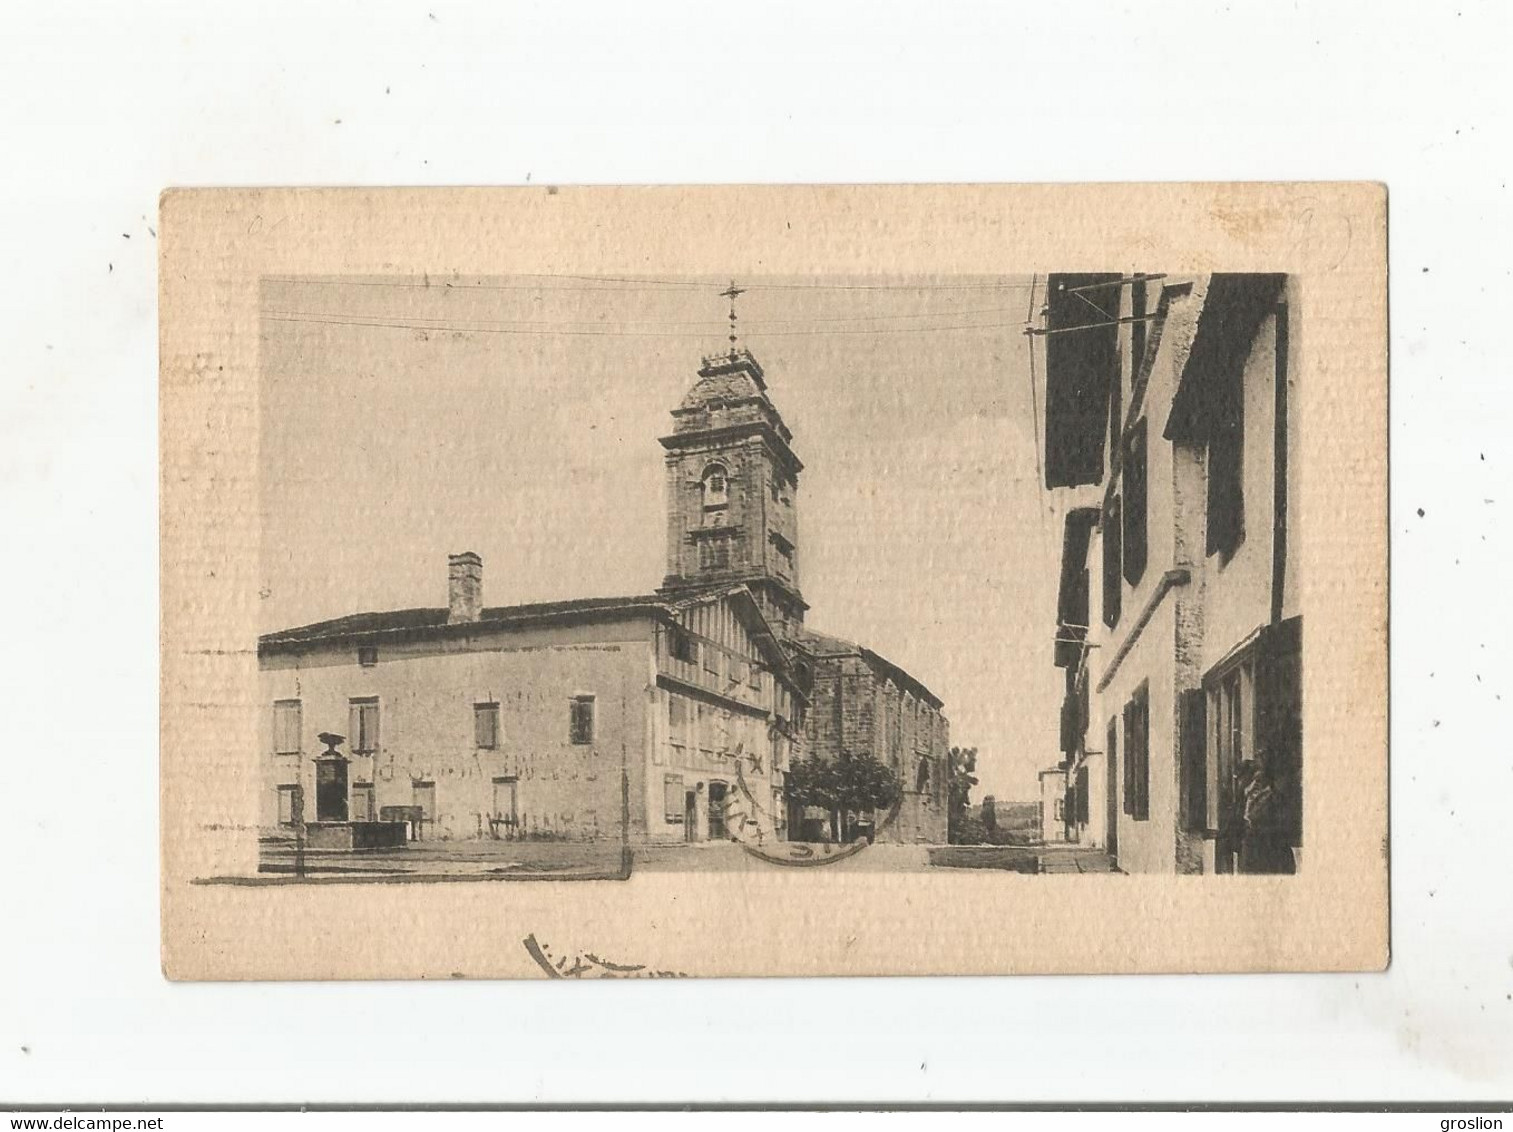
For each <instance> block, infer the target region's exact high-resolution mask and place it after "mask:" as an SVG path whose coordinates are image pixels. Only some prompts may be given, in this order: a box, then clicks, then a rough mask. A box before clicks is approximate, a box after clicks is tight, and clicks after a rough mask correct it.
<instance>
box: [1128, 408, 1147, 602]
mask: <svg viewBox="0 0 1513 1132" xmlns="http://www.w3.org/2000/svg"><path fill="white" fill-rule="evenodd" d="M1122 482H1123V487H1124V515H1123V518H1124V522H1123V537H1124V580H1125V581H1127V582H1129V583H1130V585H1134V584H1135V583H1137V582H1138V581H1140V578H1141V575H1143V574H1144V573H1145V558H1146V526H1147V522H1146V450H1145V418H1144V417H1141V418H1140V420H1139V421H1137V422H1136V423H1135V424H1134V425H1132V426H1131V427H1130V431H1129V432H1128V434H1126V436H1125V438H1124V471H1123V478H1122Z"/></svg>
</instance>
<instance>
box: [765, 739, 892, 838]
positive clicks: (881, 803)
mask: <svg viewBox="0 0 1513 1132" xmlns="http://www.w3.org/2000/svg"><path fill="white" fill-rule="evenodd" d="M787 788H788V797H789V798H791V799H792V800H793V801H794V802H796V803H798V804H799V805H801V806H820V807H823V808H824V809H826V810H829V811H830V830H831V836H833V837H834V838H835V839H836V840H837V841H839V840H840V839H841V834H842V828H841V826H842V815H843V814H844V813H846V812H847V811H855V812H857V813H865V812H867V811H869V810H870V811H872V812H874V813H875V812H876V811H878V810H887V809H889V808H890V807H892V805H893V803H894V802H896V801H898V794H899V787H898V779H897V778H895V777H894V775H893V772H892V771H891V770H889V769H888V768H887V767H886V766H884V765H883V764H882V763H881V762H879V761H878V760H877V759H875V758H873V757H872V756H871V755H847V754H842V755H841V757H840V758H838V759H804V760H802V761H800V762H796V763H794V764H793V766H792V767H791V768H790V769H789V771H788V786H787Z"/></svg>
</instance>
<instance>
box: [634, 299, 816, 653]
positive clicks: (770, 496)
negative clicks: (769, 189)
mask: <svg viewBox="0 0 1513 1132" xmlns="http://www.w3.org/2000/svg"><path fill="white" fill-rule="evenodd" d="M740 293H741V292H740V291H739V290H738V289H737V288H736V287H735V285H734V284H732V285H731V288H730V290H729V291H727V292H725V294H726V295H728V296H729V297H730V299H731V336H730V343H731V344H730V350H729V351H728V352H726V353H724V354H717V355H714V356H712V357H706V358H705V359H704V360H703V365H702V366H700V367H699V379H698V381H696V382H695V383H694V385H693V387H692V388H691V389H690V390H689V391H688V394H687V395H686V396H685V397H684V398H683V402H682V404H680V405H679V406H678V407H677V408H676V409H674V410H673V411H672V419H673V430H672V433H671V435H669V436H664V437H662V447H663V448H665V449H666V450H667V455H666V464H667V577H666V578H665V579H664V580H663V583H662V589H661V590H660V591H659V592H661V593H663V594H665V595H666V596H668V597H673V598H675V597H677V596H679V595H680V594H686V593H689V592H691V591H693V590H698V589H705V588H708V587H709V586H712V585H731V584H735V583H745V584H746V585H747V586H749V587H750V588H751V590H752V592H753V593H754V594H755V595H756V598H757V601H758V603H759V604H760V605H761V607H762V612H763V614H764V615H765V616H766V617H767V620H768V622H769V623H770V624H771V625H772V627H773V630H774V631H775V632H776V633H777V634H778V635H779V636H781V637H784V638H787V637H788V636H790V635H791V634H792V633H793V632H794V631H795V630H796V629H797V628H798V627H799V626H801V625H802V624H803V620H804V611H805V610H806V609H807V608H808V606H807V605H805V603H804V599H803V595H802V593H801V592H800V590H799V559H798V553H799V548H798V486H799V472H800V471H801V470H802V469H803V464H802V463H800V462H799V459H798V457H797V456H795V455H794V454H793V449H792V447H790V445H791V443H792V440H793V434H792V433H790V432H789V431H788V426H787V425H785V424H784V423H783V418H782V416H781V415H780V414H779V413H778V411H777V408H776V406H774V405H773V403H772V400H771V398H769V397H768V396H767V382H766V379H765V377H764V375H763V373H762V367H761V366H760V365H759V364H757V360H756V358H754V357H753V356H752V354H751V351H750V350H746V349H739V348H737V346H736V341H735V308H734V303H735V296H736V295H738V294H740Z"/></svg>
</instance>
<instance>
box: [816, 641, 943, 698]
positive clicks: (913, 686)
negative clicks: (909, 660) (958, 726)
mask: <svg viewBox="0 0 1513 1132" xmlns="http://www.w3.org/2000/svg"><path fill="white" fill-rule="evenodd" d="M798 636H799V639H798V644H799V646H800V647H801V648H803V649H804V651H806V652H807V653H809V655H810V656H813V657H816V658H824V657H841V656H859V657H861V658H862V659H863V660H864V661H866V662H867V663H868V664H869V665H871V666H872V667H873V668H874V669H877V670H879V671H881V672H882V673H883V675H885V676H887V677H888V678H890V679H891V680H892V681H893V682H894V683H895V684H897V685H898V686H899V687H901V688H904V689H907V690H908V691H910V692H913V693H914V694H915V695H916V696H918V697H919V698H920V699H922V700H924V701H926V702H927V703H929V704H930V705H931V706H932V707H934V708H936V709H937V710H939V709H940V708H941V707H943V706H945V705H944V701H943V700H941V698H940V697H939V696H937V695H936V694H935V693H934V692H932V691H930V689H929V688H927V687H925V685H924V684H923V683H921V682H920V681H919V680H917V679H915V678H914V677H913V676H911V675H910V674H909V673H908V672H907V671H906V670H904V669H903V668H900V667H899V666H898V665H896V664H894V663H893V662H892V661H891V660H889V659H888V658H887V657H885V656H882V655H880V654H878V653H875V652H873V651H872V650H871V649H869V648H864V647H863V646H861V645H859V644H857V643H856V642H855V641H847V640H843V639H842V638H840V637H832V636H829V635H828V634H826V633H816V632H815V631H814V630H813V629H808V628H804V629H800V630H799V634H798Z"/></svg>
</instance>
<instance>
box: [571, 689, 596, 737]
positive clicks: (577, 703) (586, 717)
mask: <svg viewBox="0 0 1513 1132" xmlns="http://www.w3.org/2000/svg"><path fill="white" fill-rule="evenodd" d="M567 730H568V742H570V743H573V744H576V745H579V746H582V745H584V744H588V743H592V742H593V741H594V697H593V696H574V697H573V698H572V702H571V704H570V706H569V709H568V724H567Z"/></svg>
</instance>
